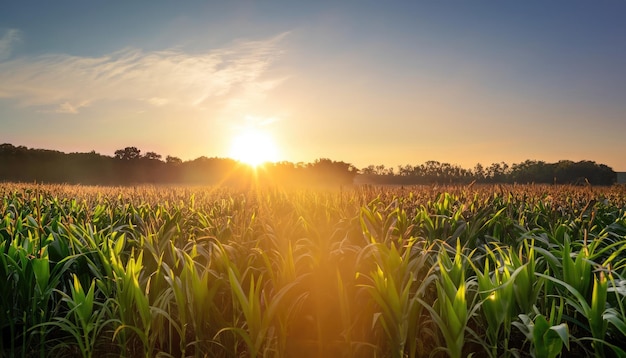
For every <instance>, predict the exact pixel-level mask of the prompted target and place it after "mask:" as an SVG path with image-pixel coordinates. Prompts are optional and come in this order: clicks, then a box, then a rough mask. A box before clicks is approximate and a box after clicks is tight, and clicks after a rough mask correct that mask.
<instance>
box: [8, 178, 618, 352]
mask: <svg viewBox="0 0 626 358" xmlns="http://www.w3.org/2000/svg"><path fill="white" fill-rule="evenodd" d="M0 193H1V194H2V201H1V202H0V276H1V277H0V293H1V294H0V330H2V340H1V341H0V356H1V357H36V356H39V357H44V356H71V357H74V356H75V357H91V356H98V357H99V356H110V357H155V356H159V357H235V356H246V357H248V356H249V357H289V356H294V355H297V356H301V357H327V356H331V357H445V356H449V357H462V356H468V355H473V356H474V357H511V356H514V357H525V356H535V357H557V356H563V357H568V356H569V357H577V356H596V357H621V356H626V343H625V342H624V340H623V337H624V336H625V335H626V289H625V287H626V253H625V252H626V251H625V250H626V189H625V188H624V187H619V186H615V187H610V188H609V187H607V188H591V187H584V188H581V187H568V186H534V185H529V186H513V185H511V186H469V187H463V186H448V187H436V186H428V187H396V188H383V187H369V186H368V187H355V188H350V189H346V188H343V189H342V190H340V191H332V190H326V191H324V190H305V189H303V190H296V189H292V190H288V191H283V190H279V189H276V188H248V189H236V188H215V187H212V188H205V187H198V188H192V187H147V186H146V187H133V188H129V187H127V188H109V187H85V186H63V185H57V186H48V185H34V184H10V183H5V184H2V185H0Z"/></svg>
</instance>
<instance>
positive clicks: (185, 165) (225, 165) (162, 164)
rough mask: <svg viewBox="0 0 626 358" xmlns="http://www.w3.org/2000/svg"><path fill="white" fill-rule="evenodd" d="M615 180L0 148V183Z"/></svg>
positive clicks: (498, 170)
mask: <svg viewBox="0 0 626 358" xmlns="http://www.w3.org/2000/svg"><path fill="white" fill-rule="evenodd" d="M616 177H617V176H616V173H615V172H614V171H613V170H612V169H611V168H610V167H608V166H606V165H604V164H596V163H595V162H593V161H580V162H573V161H568V160H562V161H559V162H557V163H546V162H543V161H534V160H527V161H524V162H522V163H518V164H513V165H511V166H509V165H508V164H506V163H503V162H501V163H493V164H491V165H489V166H482V165H481V164H476V166H475V167H474V168H472V169H465V168H462V167H460V166H458V165H453V164H449V163H440V162H438V161H427V162H425V163H423V164H419V165H408V164H407V165H404V166H399V167H397V168H392V167H385V166H384V165H370V166H367V167H365V168H362V169H360V170H358V169H357V168H356V167H355V166H354V165H352V164H350V163H345V162H342V161H334V160H331V159H328V158H321V159H317V160H315V161H314V162H312V163H291V162H278V163H267V164H265V165H263V166H262V167H261V168H259V169H258V170H253V169H251V168H250V167H249V166H247V165H243V164H241V163H239V162H237V161H235V160H233V159H229V158H215V157H213V158H208V157H204V156H202V157H199V158H196V159H193V160H189V161H183V160H181V159H180V158H177V157H173V156H166V157H165V159H163V157H162V156H161V155H160V154H158V153H155V152H146V153H142V152H141V150H140V149H138V148H137V147H126V148H123V149H119V150H116V151H115V152H114V155H113V156H107V155H102V154H98V153H96V152H95V151H92V152H89V153H63V152H60V151H55V150H47V149H32V148H27V147H25V146H14V145H12V144H2V145H0V181H16V182H34V181H36V182H44V183H68V184H92V185H136V184H192V185H218V184H225V185H251V184H252V182H254V183H256V184H259V183H261V184H269V185H273V184H279V185H337V184H340V185H345V184H352V183H366V184H397V185H412V184H433V183H438V184H465V183H470V182H473V181H476V182H479V183H552V184H586V183H590V184H594V185H611V184H613V183H615V181H616Z"/></svg>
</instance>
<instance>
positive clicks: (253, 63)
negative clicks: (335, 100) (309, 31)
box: [0, 30, 285, 113]
mask: <svg viewBox="0 0 626 358" xmlns="http://www.w3.org/2000/svg"><path fill="white" fill-rule="evenodd" d="M12 31H13V30H11V31H9V32H7V33H6V34H5V35H4V36H3V37H2V38H1V39H0V60H1V59H2V58H3V56H4V58H5V59H6V58H8V56H9V55H10V53H11V44H12V43H13V42H14V41H15V39H16V38H17V36H18V33H17V32H12ZM284 36H285V35H279V36H276V37H273V38H270V39H266V40H261V41H240V42H237V43H234V44H232V45H230V46H228V47H224V48H219V49H213V50H210V51H207V52H203V53H187V52H185V51H183V50H181V49H177V48H174V49H166V50H162V51H153V52H147V51H144V50H141V49H137V48H126V49H123V50H120V51H117V52H115V53H111V54H108V55H104V56H100V57H80V56H72V55H68V54H47V55H41V56H33V57H21V58H15V59H12V60H7V61H3V62H0V98H10V99H14V100H16V101H17V103H18V104H20V105H21V106H26V107H37V110H40V111H55V112H59V113H78V112H79V111H80V110H81V108H84V107H87V106H95V105H97V104H98V103H100V102H104V101H135V102H139V103H143V104H145V105H146V106H151V107H163V106H185V107H196V108H203V106H205V105H207V104H209V103H210V102H211V104H212V102H214V101H215V100H220V101H223V103H224V106H228V105H230V104H231V103H232V102H233V101H245V100H246V99H247V98H255V97H258V96H262V95H263V93H264V92H266V91H269V90H271V89H272V88H273V87H274V86H276V85H277V83H278V82H279V81H277V79H276V78H269V76H268V70H269V69H270V67H271V66H272V65H273V64H274V62H275V61H276V59H277V58H278V57H279V56H280V54H281V49H280V47H279V45H280V42H281V40H282V38H283V37H284Z"/></svg>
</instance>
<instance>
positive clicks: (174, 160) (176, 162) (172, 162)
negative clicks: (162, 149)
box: [165, 155, 183, 164]
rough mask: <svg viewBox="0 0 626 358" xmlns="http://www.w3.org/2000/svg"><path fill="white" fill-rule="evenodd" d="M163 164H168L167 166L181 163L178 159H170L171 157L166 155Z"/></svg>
mask: <svg viewBox="0 0 626 358" xmlns="http://www.w3.org/2000/svg"><path fill="white" fill-rule="evenodd" d="M165 162H166V163H168V164H181V163H182V162H183V161H182V159H180V158H177V157H172V156H171V155H168V156H167V157H166V158H165Z"/></svg>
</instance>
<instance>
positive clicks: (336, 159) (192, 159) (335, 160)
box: [0, 143, 626, 175]
mask: <svg viewBox="0 0 626 358" xmlns="http://www.w3.org/2000/svg"><path fill="white" fill-rule="evenodd" d="M5 144H8V145H12V146H14V147H26V146H20V145H14V144H13V143H0V146H1V145H5ZM26 148H27V149H28V150H35V151H37V150H43V151H55V152H61V153H63V154H91V153H95V154H97V155H100V156H104V157H109V158H115V157H116V155H115V153H114V154H113V155H108V154H106V153H99V152H97V151H95V150H91V151H88V152H64V151H62V150H57V149H54V148H31V147H26ZM127 148H130V147H125V148H118V149H119V150H123V149H127ZM137 149H139V151H140V152H141V157H144V156H145V155H146V154H147V153H148V152H147V151H146V152H144V151H142V150H141V148H137ZM153 153H154V152H153ZM155 154H158V155H160V158H159V159H156V160H159V161H161V162H166V159H167V157H168V156H172V157H173V158H175V159H180V160H181V161H182V162H193V161H195V160H197V159H201V158H206V159H219V160H232V161H235V162H239V163H240V164H244V165H248V166H250V167H252V168H253V169H254V168H255V167H257V166H260V167H263V166H265V165H268V164H281V163H289V164H293V165H298V164H313V163H315V162H316V161H317V160H330V161H333V162H338V163H345V164H349V165H352V166H354V167H355V168H356V169H357V170H358V171H359V172H360V171H362V170H363V169H367V168H368V167H371V166H373V167H376V166H380V165H381V164H382V163H369V164H368V165H365V166H363V167H358V166H356V165H354V164H353V163H350V162H348V161H345V160H341V158H328V157H325V158H315V159H313V160H310V161H307V162H292V161H288V160H277V161H264V162H252V163H250V162H248V161H247V160H245V159H244V160H240V159H236V158H233V157H229V156H224V157H219V156H212V155H201V156H199V157H196V158H190V159H181V158H180V157H177V156H176V155H171V154H169V153H168V154H165V155H163V154H162V153H155ZM429 161H435V162H438V163H440V164H450V165H452V166H458V167H460V168H462V169H466V170H474V169H475V166H476V165H477V164H480V165H481V166H483V167H484V168H487V167H488V166H490V165H492V164H502V163H504V164H506V165H508V166H509V169H511V168H512V166H513V165H515V164H522V163H523V162H526V161H534V162H543V163H545V164H557V163H558V162H568V161H569V162H574V163H577V162H585V161H588V162H593V163H595V164H598V165H606V164H605V163H601V162H598V161H596V160H591V159H589V160H586V159H583V160H580V161H575V160H571V159H567V158H562V159H560V160H557V161H553V162H549V161H545V160H541V159H531V158H528V159H525V160H523V161H520V162H493V163H480V162H477V163H474V165H472V166H469V167H464V166H462V165H459V164H457V163H451V162H442V161H438V160H433V159H431V160H425V161H423V162H420V163H403V164H400V165H397V166H395V167H392V166H386V165H384V164H382V165H384V166H385V169H393V175H399V173H398V166H405V165H410V166H419V165H423V164H426V163H427V162H429ZM609 168H610V169H612V170H613V171H614V172H615V173H626V171H620V170H615V168H612V167H610V166H609ZM358 174H363V173H358Z"/></svg>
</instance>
